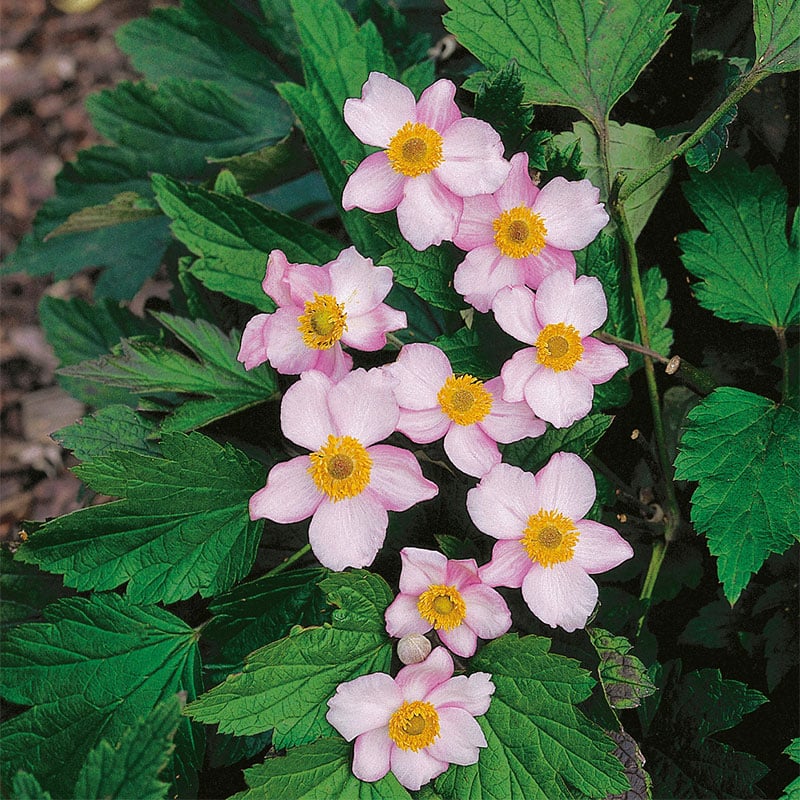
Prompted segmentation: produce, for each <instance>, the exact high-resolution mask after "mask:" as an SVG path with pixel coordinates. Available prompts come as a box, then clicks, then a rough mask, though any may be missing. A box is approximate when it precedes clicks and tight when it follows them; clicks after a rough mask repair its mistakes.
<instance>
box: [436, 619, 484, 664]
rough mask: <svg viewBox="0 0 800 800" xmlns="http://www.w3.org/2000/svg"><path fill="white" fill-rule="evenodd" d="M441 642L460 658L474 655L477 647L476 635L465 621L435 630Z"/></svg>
mask: <svg viewBox="0 0 800 800" xmlns="http://www.w3.org/2000/svg"><path fill="white" fill-rule="evenodd" d="M436 633H437V634H438V635H439V640H440V641H441V643H442V644H443V645H444V646H445V647H446V648H447V649H448V650H449V651H450V652H451V653H455V654H456V655H457V656H461V657H462V658H469V657H470V656H474V655H475V651H476V650H477V649H478V636H477V634H476V633H475V631H473V630H472V629H471V628H470V627H469V626H468V625H467V624H466V623H462V624H461V625H458V626H457V627H455V628H451V629H450V630H445V629H444V628H442V629H440V630H438V631H436Z"/></svg>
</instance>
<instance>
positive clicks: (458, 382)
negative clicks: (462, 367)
mask: <svg viewBox="0 0 800 800" xmlns="http://www.w3.org/2000/svg"><path fill="white" fill-rule="evenodd" d="M436 399H437V400H438V401H439V405H440V406H441V408H442V411H443V412H444V413H445V414H447V416H448V417H450V419H451V420H453V422H455V423H456V424H457V425H473V424H474V423H476V422H480V421H481V420H482V419H483V418H484V417H485V416H486V415H487V414H488V413H489V412H490V411H491V410H492V393H491V392H488V391H486V389H485V388H484V386H483V381H479V380H478V379H477V378H473V377H472V375H460V376H459V377H456V376H455V375H450V376H449V377H448V379H447V380H446V381H445V382H444V386H442V388H441V389H439V394H438V395H437V396H436Z"/></svg>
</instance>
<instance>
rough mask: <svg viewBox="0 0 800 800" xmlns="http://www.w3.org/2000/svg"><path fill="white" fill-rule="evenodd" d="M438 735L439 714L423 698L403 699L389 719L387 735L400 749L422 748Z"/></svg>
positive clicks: (431, 742)
mask: <svg viewBox="0 0 800 800" xmlns="http://www.w3.org/2000/svg"><path fill="white" fill-rule="evenodd" d="M438 735H439V714H438V713H437V712H436V709H435V708H434V707H433V705H432V704H431V703H426V702H425V701H424V700H414V701H413V702H411V703H409V702H408V701H404V702H403V705H401V706H400V708H398V709H397V711H395V712H394V714H392V716H391V718H390V719H389V737H390V738H391V740H392V741H393V742H394V743H395V744H396V745H397V746H398V747H399V748H400V749H401V750H422V748H423V747H428V745H431V744H433V742H434V740H435V739H436V737H437V736H438Z"/></svg>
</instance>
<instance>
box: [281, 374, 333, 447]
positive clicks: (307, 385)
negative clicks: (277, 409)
mask: <svg viewBox="0 0 800 800" xmlns="http://www.w3.org/2000/svg"><path fill="white" fill-rule="evenodd" d="M333 386H334V382H333V381H332V380H331V379H330V378H329V377H328V376H327V375H324V374H323V373H322V372H319V371H318V370H309V371H308V372H304V373H303V374H302V375H301V376H300V380H299V381H297V383H294V384H292V385H291V386H290V387H289V388H288V389H287V390H286V393H285V394H284V395H283V400H282V401H281V430H282V431H283V435H284V436H286V438H287V439H290V440H291V441H293V442H294V443H295V444H299V445H300V446H301V447H307V448H308V449H309V450H319V448H320V447H322V445H323V444H325V442H327V441H328V436H330V435H331V434H336V429H335V427H334V424H333V418H332V417H331V414H330V411H329V410H328V402H327V396H328V394H329V393H330V391H331V389H332V388H333Z"/></svg>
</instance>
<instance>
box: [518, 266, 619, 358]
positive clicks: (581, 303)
mask: <svg viewBox="0 0 800 800" xmlns="http://www.w3.org/2000/svg"><path fill="white" fill-rule="evenodd" d="M607 315H608V305H607V304H606V296H605V294H604V292H603V287H602V285H601V283H600V281H599V280H597V278H594V277H591V276H589V275H581V276H580V277H579V278H577V279H575V280H573V278H572V276H571V275H569V274H568V273H566V272H561V271H559V272H554V273H553V274H552V275H548V276H547V277H546V278H545V279H544V280H543V281H542V282H541V283H540V284H539V288H538V289H537V290H536V316H537V318H538V319H539V322H540V323H541V324H542V325H543V326H544V325H551V324H556V323H559V322H563V323H565V324H566V325H572V326H573V327H574V328H575V329H576V330H577V331H578V333H579V334H580V336H581V338H583V337H584V336H588V335H589V334H590V333H592V331H595V330H597V329H598V328H599V327H600V326H601V325H602V324H603V323H604V322H605V320H606V316H607ZM531 344H532V342H531Z"/></svg>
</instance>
